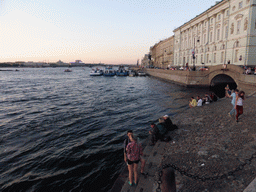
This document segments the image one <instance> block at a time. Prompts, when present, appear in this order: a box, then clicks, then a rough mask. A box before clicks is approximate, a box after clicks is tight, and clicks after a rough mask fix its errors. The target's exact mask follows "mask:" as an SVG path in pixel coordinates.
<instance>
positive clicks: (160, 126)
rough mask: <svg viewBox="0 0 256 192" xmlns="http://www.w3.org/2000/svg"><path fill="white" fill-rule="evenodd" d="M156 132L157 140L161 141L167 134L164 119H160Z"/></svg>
mask: <svg viewBox="0 0 256 192" xmlns="http://www.w3.org/2000/svg"><path fill="white" fill-rule="evenodd" d="M157 127H158V130H159V139H160V140H163V139H164V136H165V134H166V133H167V129H166V127H165V123H164V119H163V118H160V119H159V123H158V124H157Z"/></svg>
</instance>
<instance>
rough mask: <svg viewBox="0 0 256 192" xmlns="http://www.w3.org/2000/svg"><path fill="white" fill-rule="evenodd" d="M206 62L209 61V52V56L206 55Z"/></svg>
mask: <svg viewBox="0 0 256 192" xmlns="http://www.w3.org/2000/svg"><path fill="white" fill-rule="evenodd" d="M206 58H207V59H206V63H209V54H207V57H206Z"/></svg>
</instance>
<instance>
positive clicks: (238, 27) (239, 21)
mask: <svg viewBox="0 0 256 192" xmlns="http://www.w3.org/2000/svg"><path fill="white" fill-rule="evenodd" d="M240 27H241V20H238V21H237V34H240Z"/></svg>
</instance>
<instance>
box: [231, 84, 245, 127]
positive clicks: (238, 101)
mask: <svg viewBox="0 0 256 192" xmlns="http://www.w3.org/2000/svg"><path fill="white" fill-rule="evenodd" d="M227 94H228V95H227V97H230V98H232V100H231V104H232V106H233V108H232V109H231V111H230V112H229V113H228V115H229V116H230V117H232V115H234V114H235V118H236V122H238V117H239V116H240V115H242V114H243V100H244V99H245V92H244V91H239V90H238V89H235V90H232V91H231V92H230V94H229V92H228V93H227Z"/></svg>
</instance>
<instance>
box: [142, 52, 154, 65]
mask: <svg viewBox="0 0 256 192" xmlns="http://www.w3.org/2000/svg"><path fill="white" fill-rule="evenodd" d="M141 66H143V67H147V68H149V67H152V66H153V62H152V60H151V55H150V54H145V55H144V57H143V58H142V59H141Z"/></svg>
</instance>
